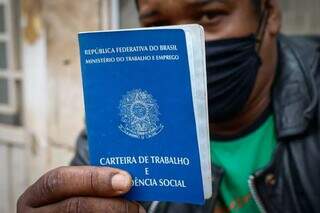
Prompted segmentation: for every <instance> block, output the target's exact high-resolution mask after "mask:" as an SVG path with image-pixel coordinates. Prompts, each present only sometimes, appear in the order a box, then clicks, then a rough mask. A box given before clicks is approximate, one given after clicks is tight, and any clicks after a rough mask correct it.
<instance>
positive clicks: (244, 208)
mask: <svg viewBox="0 0 320 213" xmlns="http://www.w3.org/2000/svg"><path fill="white" fill-rule="evenodd" d="M275 147H276V133H275V127H274V118H273V116H270V117H269V118H268V119H267V120H266V121H265V122H264V123H263V124H262V125H261V126H260V127H259V128H258V129H256V130H255V131H254V132H252V133H250V134H248V135H246V136H244V137H241V138H238V139H235V140H230V141H218V140H213V141H211V161H212V163H213V164H214V165H216V166H218V167H221V168H223V170H224V176H223V178H222V182H221V186H220V191H219V193H220V194H219V196H220V201H221V203H222V207H221V208H222V209H221V210H225V212H237V213H254V212H259V210H258V207H257V205H256V203H255V201H254V200H253V198H252V195H251V193H250V189H249V185H248V180H249V177H250V175H252V174H254V173H255V172H256V171H257V170H259V169H262V168H263V167H265V166H267V164H268V163H269V162H270V161H271V157H272V154H273V151H274V150H275Z"/></svg>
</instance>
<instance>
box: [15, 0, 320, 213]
mask: <svg viewBox="0 0 320 213" xmlns="http://www.w3.org/2000/svg"><path fill="white" fill-rule="evenodd" d="M138 9H139V14H140V21H141V24H142V26H145V27H149V26H160V25H161V26H162V25H174V24H187V23H199V24H201V25H202V26H203V27H204V29H205V33H206V54H207V73H208V94H209V114H210V130H211V136H212V144H214V146H213V149H212V150H211V153H212V163H213V171H212V172H213V176H214V180H213V197H212V198H211V199H209V200H207V201H206V204H205V205H204V206H193V205H184V204H175V203H159V202H152V203H144V204H138V203H135V202H129V201H126V200H124V199H122V198H121V196H122V195H124V194H125V193H126V192H128V190H130V181H131V178H130V176H129V175H128V174H127V173H126V172H124V171H120V170H117V169H113V168H96V167H88V166H79V167H62V168H58V169H55V170H53V171H50V172H48V173H47V174H45V175H44V176H43V177H41V178H40V179H39V180H38V181H37V182H36V183H35V184H33V185H32V186H30V187H29V188H28V189H27V190H26V192H25V193H24V194H23V195H22V196H21V197H20V199H19V201H18V212H144V211H145V210H147V211H148V212H259V210H260V211H263V212H319V211H320V210H319V209H320V181H319V178H320V130H319V128H320V106H319V98H320V96H319V93H318V88H319V86H320V52H319V50H320V49H317V46H320V45H319V44H316V42H314V41H313V40H312V39H289V38H286V37H284V36H281V35H279V31H280V26H281V12H280V8H279V5H278V0H174V1H173V0H140V1H138ZM87 149H88V148H87V142H86V134H85V132H84V133H82V135H81V136H80V138H79V140H78V143H77V153H76V156H75V158H74V160H73V165H87V164H88V154H87V153H88V151H87ZM247 182H249V184H248V183H247ZM142 205H143V206H144V207H142Z"/></svg>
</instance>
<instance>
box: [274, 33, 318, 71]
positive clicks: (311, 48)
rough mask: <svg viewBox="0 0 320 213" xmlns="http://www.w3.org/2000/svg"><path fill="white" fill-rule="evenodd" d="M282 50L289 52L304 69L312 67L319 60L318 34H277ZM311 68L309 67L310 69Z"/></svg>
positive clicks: (307, 69)
mask: <svg viewBox="0 0 320 213" xmlns="http://www.w3.org/2000/svg"><path fill="white" fill-rule="evenodd" d="M279 43H280V47H281V49H282V51H284V52H290V53H291V54H292V55H293V56H294V57H295V59H296V60H298V61H299V63H300V64H301V65H302V66H303V67H304V70H305V71H309V70H312V68H313V69H314V66H317V65H318V64H319V61H320V36H315V35H306V36H286V35H280V36H279ZM310 68H311V69H310Z"/></svg>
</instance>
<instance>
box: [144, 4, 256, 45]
mask: <svg viewBox="0 0 320 213" xmlns="http://www.w3.org/2000/svg"><path fill="white" fill-rule="evenodd" d="M139 7H140V10H139V14H140V22H141V25H142V26H144V27H150V26H162V25H178V24H188V23H198V24H200V25H202V26H203V27H204V29H205V33H206V40H216V39H222V38H231V37H242V36H247V35H249V34H252V33H255V32H256V31H257V28H258V22H259V21H258V20H259V15H258V14H257V13H256V10H255V8H254V6H253V4H252V2H251V0H139Z"/></svg>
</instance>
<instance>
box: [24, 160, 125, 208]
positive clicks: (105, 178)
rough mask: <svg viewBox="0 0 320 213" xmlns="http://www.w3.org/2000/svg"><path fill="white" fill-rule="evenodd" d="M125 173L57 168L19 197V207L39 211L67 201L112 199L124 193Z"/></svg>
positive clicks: (86, 167)
mask: <svg viewBox="0 0 320 213" xmlns="http://www.w3.org/2000/svg"><path fill="white" fill-rule="evenodd" d="M130 188H131V177H130V175H129V174H128V173H127V172H124V171H121V170H118V169H113V168H100V167H89V166H84V167H61V168H57V169H54V170H52V171H50V172H48V173H47V174H45V175H44V176H42V177H41V178H40V179H39V180H38V181H37V182H36V183H34V184H33V185H32V186H30V187H29V188H28V189H27V191H26V192H25V193H24V194H23V195H22V196H21V197H20V199H19V200H20V203H25V204H26V205H27V206H31V207H39V206H44V205H48V204H51V203H56V202H58V201H61V200H64V199H67V198H71V197H81V196H87V197H105V198H109V197H116V196H119V195H122V194H124V193H126V192H128V191H129V190H130Z"/></svg>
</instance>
